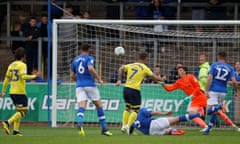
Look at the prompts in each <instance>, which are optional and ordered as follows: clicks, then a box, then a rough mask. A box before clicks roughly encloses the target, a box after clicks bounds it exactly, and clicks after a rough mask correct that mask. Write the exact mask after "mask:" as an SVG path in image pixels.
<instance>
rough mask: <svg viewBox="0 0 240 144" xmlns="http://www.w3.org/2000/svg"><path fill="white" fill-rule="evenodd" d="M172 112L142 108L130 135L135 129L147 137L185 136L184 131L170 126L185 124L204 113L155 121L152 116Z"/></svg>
mask: <svg viewBox="0 0 240 144" xmlns="http://www.w3.org/2000/svg"><path fill="white" fill-rule="evenodd" d="M170 114H172V112H171V111H170V112H157V111H151V110H147V109H146V108H141V109H140V110H139V113H138V115H137V118H136V120H135V122H134V123H133V125H132V128H131V131H130V133H132V132H133V130H134V128H136V129H138V130H139V131H141V132H142V133H143V134H145V135H183V134H184V133H185V131H184V130H177V129H175V128H171V127H170V125H173V124H176V123H178V122H185V121H188V120H190V119H194V118H197V117H200V116H202V115H203V114H204V113H202V112H199V113H195V114H186V115H182V116H177V117H162V118H156V119H153V118H152V116H164V115H165V116H166V115H170Z"/></svg>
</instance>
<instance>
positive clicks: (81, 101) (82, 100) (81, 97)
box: [76, 87, 87, 136]
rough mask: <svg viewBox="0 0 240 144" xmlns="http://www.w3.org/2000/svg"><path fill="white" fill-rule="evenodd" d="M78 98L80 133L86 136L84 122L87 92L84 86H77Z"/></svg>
mask: <svg viewBox="0 0 240 144" xmlns="http://www.w3.org/2000/svg"><path fill="white" fill-rule="evenodd" d="M76 99H77V103H78V110H77V125H78V134H79V135H80V136H85V132H84V130H83V126H82V124H83V118H84V112H85V108H86V103H87V94H86V92H85V90H84V88H82V87H79V88H76Z"/></svg>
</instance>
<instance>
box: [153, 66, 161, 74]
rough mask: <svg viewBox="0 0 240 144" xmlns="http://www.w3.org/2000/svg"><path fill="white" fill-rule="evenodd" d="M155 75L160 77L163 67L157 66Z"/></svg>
mask: <svg viewBox="0 0 240 144" xmlns="http://www.w3.org/2000/svg"><path fill="white" fill-rule="evenodd" d="M153 72H154V74H155V75H160V74H161V67H160V65H156V66H155V67H154V70H153Z"/></svg>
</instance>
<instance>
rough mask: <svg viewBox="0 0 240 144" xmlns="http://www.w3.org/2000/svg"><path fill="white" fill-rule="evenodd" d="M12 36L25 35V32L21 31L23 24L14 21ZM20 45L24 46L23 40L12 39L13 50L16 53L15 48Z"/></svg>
mask: <svg viewBox="0 0 240 144" xmlns="http://www.w3.org/2000/svg"><path fill="white" fill-rule="evenodd" d="M11 36H13V37H23V32H22V31H21V24H20V23H19V22H15V23H14V29H13V31H11ZM19 47H24V43H23V41H20V40H19V41H18V40H14V41H12V52H13V54H14V53H15V50H16V49H17V48H19Z"/></svg>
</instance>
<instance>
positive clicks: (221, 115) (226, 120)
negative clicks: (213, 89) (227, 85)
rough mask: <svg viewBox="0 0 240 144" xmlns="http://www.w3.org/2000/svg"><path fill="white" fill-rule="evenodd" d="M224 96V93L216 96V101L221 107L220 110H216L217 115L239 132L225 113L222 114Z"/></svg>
mask: <svg viewBox="0 0 240 144" xmlns="http://www.w3.org/2000/svg"><path fill="white" fill-rule="evenodd" d="M225 96H226V93H220V94H219V96H218V101H219V106H220V107H221V109H220V110H218V112H217V114H218V115H219V117H220V118H221V119H222V120H223V121H224V122H225V123H226V124H228V125H229V126H232V127H233V128H235V129H236V130H237V131H240V129H239V128H238V127H237V126H236V124H234V123H233V121H232V120H231V119H230V118H229V117H228V116H227V115H226V113H224V112H223V109H225V108H224V106H225V105H224V98H225Z"/></svg>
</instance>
